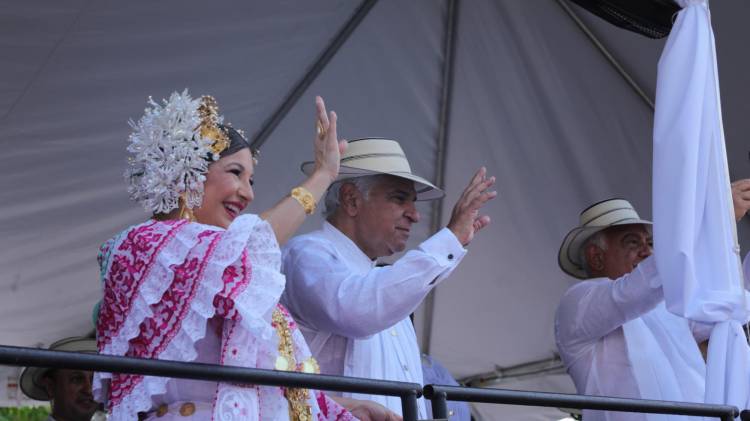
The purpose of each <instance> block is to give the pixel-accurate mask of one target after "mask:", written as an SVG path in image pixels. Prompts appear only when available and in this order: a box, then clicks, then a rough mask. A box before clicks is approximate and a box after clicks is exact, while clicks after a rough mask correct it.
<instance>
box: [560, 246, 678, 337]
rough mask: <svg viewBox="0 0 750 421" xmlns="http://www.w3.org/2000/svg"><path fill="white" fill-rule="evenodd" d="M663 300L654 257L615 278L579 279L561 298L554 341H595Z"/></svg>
mask: <svg viewBox="0 0 750 421" xmlns="http://www.w3.org/2000/svg"><path fill="white" fill-rule="evenodd" d="M663 299H664V295H663V292H662V288H661V280H660V279H659V275H658V272H657V270H656V264H655V261H654V258H653V256H651V257H649V258H647V259H645V260H643V261H642V262H641V263H640V264H639V265H638V266H636V268H635V269H633V271H632V272H630V273H629V274H627V275H625V276H623V277H621V278H618V279H616V280H614V281H613V280H610V279H598V280H591V281H584V282H581V283H579V284H576V285H574V286H573V287H572V288H570V289H569V290H568V291H567V292H566V293H565V295H564V296H563V298H562V300H561V301H560V306H559V307H558V309H557V316H556V318H555V333H556V336H557V341H558V343H559V344H560V345H562V346H575V345H581V344H584V343H590V342H593V341H596V340H598V339H599V338H602V337H604V336H605V335H607V334H609V333H610V332H612V331H613V330H615V329H617V328H618V327H620V326H622V325H623V324H625V323H626V322H628V321H630V320H633V319H635V318H637V317H640V316H641V315H643V314H645V313H647V312H649V311H651V310H653V309H654V308H655V307H656V306H657V305H658V304H659V303H660V302H661V301H662V300H663Z"/></svg>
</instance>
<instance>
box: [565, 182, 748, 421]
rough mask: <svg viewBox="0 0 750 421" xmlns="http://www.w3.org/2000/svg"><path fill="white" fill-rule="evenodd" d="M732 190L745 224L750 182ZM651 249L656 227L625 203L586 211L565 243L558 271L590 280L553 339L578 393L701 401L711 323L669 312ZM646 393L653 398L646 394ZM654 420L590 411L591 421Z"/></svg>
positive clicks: (568, 300) (573, 291)
mask: <svg viewBox="0 0 750 421" xmlns="http://www.w3.org/2000/svg"><path fill="white" fill-rule="evenodd" d="M732 191H733V199H734V205H735V206H734V207H735V215H736V218H737V220H738V221H739V219H740V218H742V216H744V215H745V213H746V212H747V210H748V209H749V208H750V180H742V181H739V182H736V183H734V184H733V189H732ZM652 251H653V250H652V238H651V222H649V221H645V220H642V219H640V217H639V216H638V214H637V213H636V211H635V210H634V209H633V207H632V206H631V205H630V203H628V202H627V201H626V200H623V199H610V200H605V201H603V202H599V203H596V204H594V205H592V206H590V207H589V208H587V209H585V210H584V211H583V212H582V213H581V216H580V225H579V226H578V227H576V228H574V229H573V230H571V231H570V232H569V233H568V235H567V236H566V237H565V240H564V241H563V244H562V246H561V247H560V252H559V255H558V263H559V265H560V268H561V269H562V270H563V271H564V272H565V273H567V274H569V275H571V276H573V277H576V278H579V279H584V280H585V281H583V282H580V283H577V284H575V285H573V286H572V287H571V288H570V289H568V291H567V292H566V293H565V295H564V296H563V298H562V299H561V302H560V305H559V307H558V309H557V314H556V317H555V338H556V342H557V347H558V350H559V351H560V356H561V358H562V360H563V362H564V363H565V366H566V368H567V370H568V373H569V374H570V376H571V377H572V378H573V382H574V383H575V386H576V389H577V391H578V393H580V394H586V395H599V396H614V397H622V398H644V399H664V400H685V401H693V402H703V399H704V396H703V394H704V386H705V363H704V362H703V359H702V356H701V354H700V351H699V349H698V345H697V343H698V342H702V341H704V340H706V339H708V337H709V335H710V333H711V325H708V324H704V323H697V322H692V321H689V320H687V319H683V318H680V317H678V316H676V315H673V314H672V313H669V312H668V311H667V310H666V308H665V306H664V296H663V292H662V282H661V279H660V278H659V274H658V272H657V268H656V264H655V262H654V259H653V257H650V256H651V253H652ZM746 263H747V261H746ZM746 268H747V264H746ZM662 369H663V370H665V371H663V372H662V371H661V370H662ZM644 371H645V372H651V373H654V374H653V375H654V376H660V375H662V374H663V375H664V381H661V382H658V381H657V382H654V381H653V378H651V379H649V377H648V375H646V376H643V375H642V374H641V373H643V372H644ZM667 380H669V381H667ZM649 381H650V383H651V384H650V385H649V384H646V383H648V382H649ZM675 385H678V386H677V387H675ZM660 387H661V388H662V389H664V388H672V389H679V390H660V389H659V388H660ZM646 389H648V390H650V391H651V392H653V393H651V392H650V393H642V390H646ZM653 394H655V396H654V395H653ZM675 396H676V397H677V398H675ZM649 418H650V416H647V415H646V414H640V413H628V412H603V411H588V410H584V419H585V420H587V421H597V420H609V421H614V420H617V421H625V420H627V421H636V420H637V421H643V420H647V419H649Z"/></svg>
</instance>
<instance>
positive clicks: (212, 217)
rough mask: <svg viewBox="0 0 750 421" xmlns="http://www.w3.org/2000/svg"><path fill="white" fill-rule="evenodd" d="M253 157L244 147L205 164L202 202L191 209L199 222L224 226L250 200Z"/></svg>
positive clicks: (251, 198)
mask: <svg viewBox="0 0 750 421" xmlns="http://www.w3.org/2000/svg"><path fill="white" fill-rule="evenodd" d="M253 170H254V169H253V157H252V155H251V154H250V149H248V148H244V149H242V150H240V151H238V152H235V153H233V154H231V155H228V156H225V157H223V158H221V159H219V160H218V161H216V162H214V163H212V164H211V165H209V166H208V173H207V174H206V183H205V185H204V189H203V203H202V204H201V206H200V207H199V208H196V209H193V213H194V215H195V219H197V220H198V222H200V223H201V224H207V225H214V226H217V227H222V228H227V227H229V224H231V223H232V221H234V218H236V217H237V216H238V215H239V214H240V213H242V211H243V210H244V209H245V208H246V207H247V205H248V204H250V202H252V201H253V197H254V196H255V194H254V193H253Z"/></svg>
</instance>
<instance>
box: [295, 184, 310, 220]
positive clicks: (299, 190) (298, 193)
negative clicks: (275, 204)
mask: <svg viewBox="0 0 750 421" xmlns="http://www.w3.org/2000/svg"><path fill="white" fill-rule="evenodd" d="M292 197H293V198H294V200H296V201H298V202H299V204H300V205H302V209H304V210H305V213H306V214H308V215H312V213H313V212H315V199H313V195H312V193H310V192H309V191H307V189H306V188H304V187H302V186H300V187H295V188H293V189H292Z"/></svg>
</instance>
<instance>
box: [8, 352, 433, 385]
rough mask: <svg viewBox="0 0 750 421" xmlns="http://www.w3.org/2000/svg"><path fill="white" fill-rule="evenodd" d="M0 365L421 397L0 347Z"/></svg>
mask: <svg viewBox="0 0 750 421" xmlns="http://www.w3.org/2000/svg"><path fill="white" fill-rule="evenodd" d="M0 364H5V365H14V366H33V367H48V368H69V369H77V370H87V371H104V372H110V373H123V374H142V375H147V376H158V377H175V378H183V379H193V380H206V381H217V382H218V381H223V382H231V383H244V384H262V385H265V386H281V387H304V388H311V389H319V390H330V391H336V392H354V393H371V394H377V395H386V396H401V395H403V394H405V393H414V392H416V393H417V396H421V394H422V386H421V385H420V384H417V383H406V382H395V381H387V380H375V379H366V378H359V377H344V376H331V375H327V374H309V373H298V372H290V371H276V370H266V369H261V368H247V367H237V366H229V365H217V364H205V363H190V362H184V361H170V360H155V359H145V358H133V357H119V356H113V355H100V354H86V353H80V352H66V351H50V350H46V349H36V348H24V347H17V346H5V345H0Z"/></svg>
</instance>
